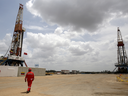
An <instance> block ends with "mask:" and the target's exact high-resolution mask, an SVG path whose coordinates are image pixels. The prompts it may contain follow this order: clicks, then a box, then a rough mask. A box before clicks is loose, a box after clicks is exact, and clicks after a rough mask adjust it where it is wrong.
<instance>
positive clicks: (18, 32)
mask: <svg viewBox="0 0 128 96" xmlns="http://www.w3.org/2000/svg"><path fill="white" fill-rule="evenodd" d="M22 24H23V5H22V4H20V6H19V10H18V14H17V17H16V22H15V28H14V32H13V37H12V42H11V48H10V53H9V54H8V57H0V65H9V66H19V65H21V66H23V63H25V65H26V67H27V64H26V62H25V60H24V58H23V57H21V54H22V43H23V34H24V32H25V29H24V28H22Z"/></svg>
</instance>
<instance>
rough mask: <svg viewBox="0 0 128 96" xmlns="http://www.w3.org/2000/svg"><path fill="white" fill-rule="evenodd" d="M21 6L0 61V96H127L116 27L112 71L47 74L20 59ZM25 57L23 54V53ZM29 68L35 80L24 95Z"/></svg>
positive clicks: (127, 75)
mask: <svg viewBox="0 0 128 96" xmlns="http://www.w3.org/2000/svg"><path fill="white" fill-rule="evenodd" d="M22 24H23V5H22V4H20V5H19V10H18V14H17V18H16V23H15V27H14V32H13V37H12V41H11V46H10V47H9V49H8V50H7V52H6V54H5V55H4V56H1V57H0V96H128V59H127V53H126V50H125V44H124V41H123V38H122V35H121V31H120V29H119V27H118V28H117V63H115V64H113V66H114V67H115V69H113V71H108V70H105V71H101V72H95V71H86V70H84V71H79V70H67V69H65V70H64V69H61V70H59V71H58V70H54V69H52V70H47V68H38V65H37V67H29V66H28V64H27V62H26V61H25V59H24V58H23V57H22V47H23V35H24V32H25V28H23V27H22ZM24 54H27V53H24ZM29 68H31V70H32V72H33V73H34V76H35V79H34V81H33V83H32V88H31V92H30V93H26V89H27V83H26V82H24V79H25V76H26V74H27V72H28V70H29Z"/></svg>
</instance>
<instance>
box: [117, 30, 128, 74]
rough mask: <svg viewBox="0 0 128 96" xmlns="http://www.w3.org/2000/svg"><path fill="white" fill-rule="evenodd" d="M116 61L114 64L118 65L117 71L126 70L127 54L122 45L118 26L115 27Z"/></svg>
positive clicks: (127, 66)
mask: <svg viewBox="0 0 128 96" xmlns="http://www.w3.org/2000/svg"><path fill="white" fill-rule="evenodd" d="M117 61H118V63H117V64H116V65H115V66H116V67H118V72H127V71H128V59H127V54H126V50H125V47H124V42H123V39H122V35H121V31H120V29H119V28H117Z"/></svg>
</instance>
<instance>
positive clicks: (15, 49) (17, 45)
mask: <svg viewBox="0 0 128 96" xmlns="http://www.w3.org/2000/svg"><path fill="white" fill-rule="evenodd" d="M22 23H23V5H22V4H20V6H19V11H18V14H17V18H16V23H15V28H14V33H13V38H12V43H11V50H10V55H16V56H21V52H22V43H23V34H24V31H25V30H24V29H22Z"/></svg>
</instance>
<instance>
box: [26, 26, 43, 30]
mask: <svg viewBox="0 0 128 96" xmlns="http://www.w3.org/2000/svg"><path fill="white" fill-rule="evenodd" d="M24 27H25V28H27V29H34V30H43V28H42V27H40V26H24Z"/></svg>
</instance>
